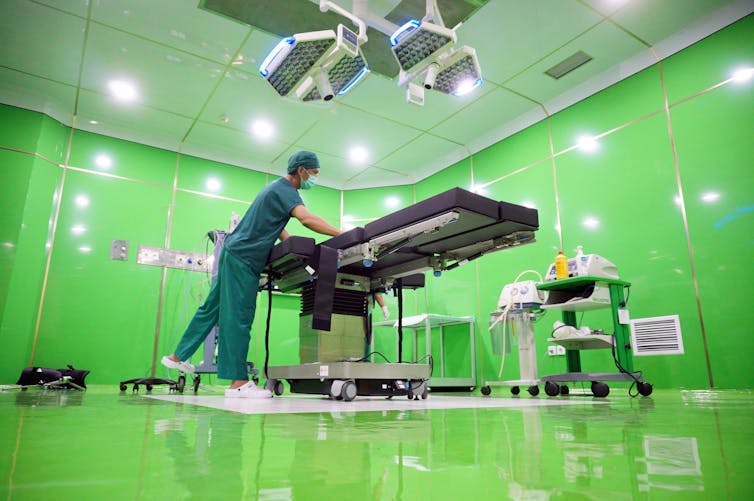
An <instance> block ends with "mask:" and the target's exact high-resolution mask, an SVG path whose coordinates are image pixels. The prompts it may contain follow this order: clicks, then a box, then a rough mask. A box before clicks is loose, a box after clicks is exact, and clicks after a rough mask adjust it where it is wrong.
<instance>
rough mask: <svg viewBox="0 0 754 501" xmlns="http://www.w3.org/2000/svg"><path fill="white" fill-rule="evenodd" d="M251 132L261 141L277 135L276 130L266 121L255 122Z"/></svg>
mask: <svg viewBox="0 0 754 501" xmlns="http://www.w3.org/2000/svg"><path fill="white" fill-rule="evenodd" d="M251 132H252V133H254V135H255V136H256V137H258V138H259V139H269V138H271V137H272V135H273V134H274V133H275V129H274V128H273V127H272V124H271V123H270V122H268V121H266V120H255V121H254V123H252V124H251Z"/></svg>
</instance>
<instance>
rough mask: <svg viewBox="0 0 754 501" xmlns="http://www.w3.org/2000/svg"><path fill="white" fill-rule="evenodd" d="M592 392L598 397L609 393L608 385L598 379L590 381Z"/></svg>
mask: <svg viewBox="0 0 754 501" xmlns="http://www.w3.org/2000/svg"><path fill="white" fill-rule="evenodd" d="M592 394H594V396H595V397H598V398H604V397H606V396H608V395H609V394H610V387H609V386H608V385H606V384H605V383H600V382H598V381H593V382H592Z"/></svg>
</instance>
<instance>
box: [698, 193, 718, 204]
mask: <svg viewBox="0 0 754 501" xmlns="http://www.w3.org/2000/svg"><path fill="white" fill-rule="evenodd" d="M719 199H720V194H719V193H717V192H716V191H708V192H707V193H703V194H702V201H703V202H707V203H712V202H716V201H717V200H719Z"/></svg>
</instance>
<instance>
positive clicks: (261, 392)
mask: <svg viewBox="0 0 754 501" xmlns="http://www.w3.org/2000/svg"><path fill="white" fill-rule="evenodd" d="M225 398H272V392H271V391H270V390H265V389H263V388H260V387H258V386H257V385H256V384H254V381H249V382H248V383H246V384H245V385H243V386H239V387H238V388H233V389H227V390H225Z"/></svg>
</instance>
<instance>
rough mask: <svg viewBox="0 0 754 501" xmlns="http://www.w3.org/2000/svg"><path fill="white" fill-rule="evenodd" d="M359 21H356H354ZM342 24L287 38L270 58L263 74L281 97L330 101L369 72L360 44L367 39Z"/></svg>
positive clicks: (362, 31) (263, 64)
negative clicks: (333, 28) (334, 29)
mask: <svg viewBox="0 0 754 501" xmlns="http://www.w3.org/2000/svg"><path fill="white" fill-rule="evenodd" d="M356 21H358V19H356V20H354V22H356ZM365 31H366V28H364V27H363V23H361V22H360V29H359V34H358V35H357V34H356V33H354V32H353V31H351V30H349V29H348V28H346V27H345V26H343V25H342V24H340V25H338V28H337V33H336V32H335V31H333V30H321V31H311V32H307V33H297V34H295V35H293V36H291V37H287V38H285V39H283V40H281V41H280V43H278V45H277V46H275V48H274V49H273V50H272V51H271V52H270V53H269V54H268V55H267V57H266V58H265V59H264V61H263V62H262V65H261V66H260V67H259V73H260V74H261V75H262V76H263V77H264V78H265V80H267V81H268V82H269V83H270V85H272V87H273V88H274V89H275V90H276V91H277V93H278V94H280V95H281V96H285V97H291V98H294V99H298V100H302V101H317V100H323V101H329V100H331V99H332V98H333V97H334V96H335V95H343V94H345V93H346V92H348V91H349V90H350V89H351V88H353V87H354V86H355V85H356V84H357V83H358V82H359V81H361V80H362V79H363V78H364V76H365V75H366V74H367V73H368V71H369V68H368V66H367V63H366V61H365V60H364V58H363V56H362V54H361V50H360V48H359V46H360V44H361V43H363V42H364V41H365V40H366V36H365V35H364V32H365Z"/></svg>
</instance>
